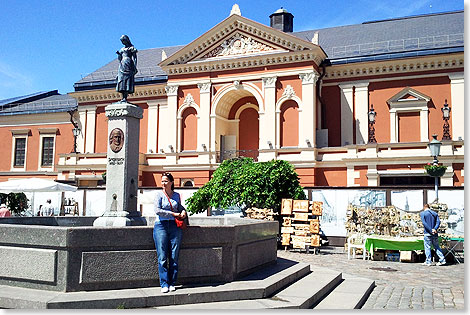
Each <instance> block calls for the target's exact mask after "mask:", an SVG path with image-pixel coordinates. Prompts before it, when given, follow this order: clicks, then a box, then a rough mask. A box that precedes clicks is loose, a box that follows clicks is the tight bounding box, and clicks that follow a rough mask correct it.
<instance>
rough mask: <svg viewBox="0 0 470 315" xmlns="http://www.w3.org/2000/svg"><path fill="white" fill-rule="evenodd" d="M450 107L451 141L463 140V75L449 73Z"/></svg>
mask: <svg viewBox="0 0 470 315" xmlns="http://www.w3.org/2000/svg"><path fill="white" fill-rule="evenodd" d="M449 78H450V94H451V99H450V106H451V112H450V114H451V115H452V129H451V135H452V140H458V139H459V138H462V139H464V138H465V137H464V134H465V128H464V126H465V119H464V116H465V110H464V94H465V90H464V88H465V86H464V82H465V79H464V73H463V72H458V73H450V74H449Z"/></svg>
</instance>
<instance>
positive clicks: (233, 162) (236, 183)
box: [186, 157, 307, 213]
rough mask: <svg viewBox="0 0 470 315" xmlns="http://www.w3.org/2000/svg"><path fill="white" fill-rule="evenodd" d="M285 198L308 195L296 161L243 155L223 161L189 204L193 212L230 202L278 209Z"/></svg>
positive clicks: (249, 206) (224, 205)
mask: <svg viewBox="0 0 470 315" xmlns="http://www.w3.org/2000/svg"><path fill="white" fill-rule="evenodd" d="M283 198H293V199H298V200H304V199H307V198H306V196H305V193H304V191H303V189H302V187H301V186H300V182H299V176H298V175H297V173H296V172H295V170H294V167H293V165H292V164H290V163H289V162H287V161H283V160H272V161H269V162H254V161H253V159H252V158H246V157H241V158H234V159H230V160H225V161H224V162H223V163H222V164H220V166H219V168H217V170H216V171H215V172H214V174H213V176H212V179H211V180H210V181H209V182H207V183H206V184H205V185H204V186H203V187H201V188H200V189H199V190H197V191H196V192H195V193H194V194H193V195H192V196H191V197H190V198H188V199H187V200H186V205H187V210H188V211H189V212H190V213H200V212H204V211H205V210H206V209H207V208H208V207H214V208H228V207H230V206H239V207H242V208H244V207H246V208H251V207H257V208H269V209H274V210H275V211H278V210H279V209H280V208H281V200H282V199H283Z"/></svg>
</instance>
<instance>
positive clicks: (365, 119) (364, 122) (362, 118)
mask: <svg viewBox="0 0 470 315" xmlns="http://www.w3.org/2000/svg"><path fill="white" fill-rule="evenodd" d="M354 86H355V87H356V91H355V96H354V97H355V106H356V108H355V113H356V117H355V118H356V122H355V123H356V143H357V144H362V143H367V142H368V140H369V114H368V113H369V82H367V81H366V82H357V83H355V84H354Z"/></svg>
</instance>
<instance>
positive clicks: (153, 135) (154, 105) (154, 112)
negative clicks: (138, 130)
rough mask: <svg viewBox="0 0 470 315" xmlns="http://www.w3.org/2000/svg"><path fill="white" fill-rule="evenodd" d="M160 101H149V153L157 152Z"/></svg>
mask: <svg viewBox="0 0 470 315" xmlns="http://www.w3.org/2000/svg"><path fill="white" fill-rule="evenodd" d="M159 103H160V102H159V101H148V102H147V105H148V126H147V153H152V152H153V153H157V152H158V151H157V149H158V148H157V136H158V130H157V127H158V123H157V122H158V120H159V117H158V107H159Z"/></svg>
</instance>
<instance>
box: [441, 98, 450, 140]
mask: <svg viewBox="0 0 470 315" xmlns="http://www.w3.org/2000/svg"><path fill="white" fill-rule="evenodd" d="M441 111H442V119H444V126H443V127H442V129H443V134H442V140H451V138H450V133H449V129H450V128H449V118H450V107H449V104H447V99H446V100H445V103H444V107H442V108H441Z"/></svg>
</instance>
